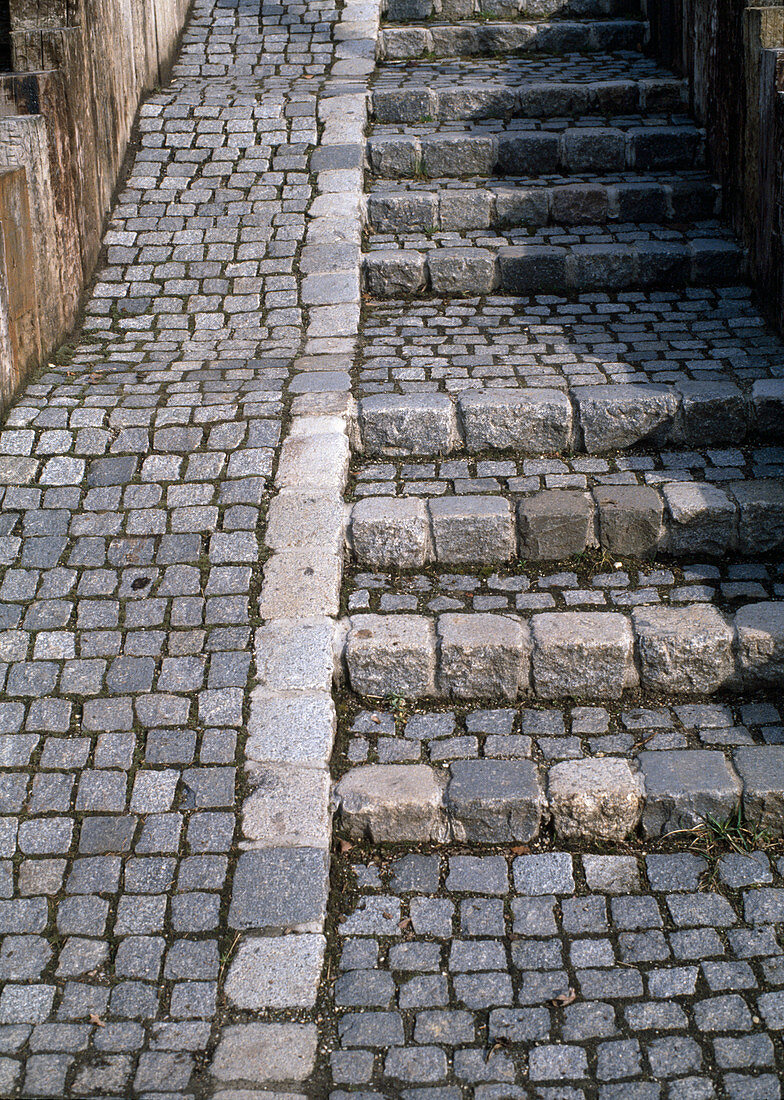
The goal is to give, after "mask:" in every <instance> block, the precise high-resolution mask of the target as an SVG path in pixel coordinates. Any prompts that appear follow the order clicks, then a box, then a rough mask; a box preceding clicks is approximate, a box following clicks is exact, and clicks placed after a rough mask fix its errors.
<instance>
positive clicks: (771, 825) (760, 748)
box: [733, 745, 784, 836]
mask: <svg viewBox="0 0 784 1100" xmlns="http://www.w3.org/2000/svg"><path fill="white" fill-rule="evenodd" d="M733 763H734V765H735V770H736V771H737V773H738V775H739V776H740V778H741V781H742V783H743V809H744V811H745V815H746V818H747V820H748V821H753V822H754V823H755V824H756V825H759V826H761V827H762V828H763V829H766V830H767V831H768V832H769V833H772V834H773V835H775V836H781V835H782V833H784V745H755V746H754V747H753V748H751V747H749V748H741V749H736V750H735V753H734V754H733Z"/></svg>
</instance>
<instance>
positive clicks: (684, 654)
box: [632, 604, 736, 695]
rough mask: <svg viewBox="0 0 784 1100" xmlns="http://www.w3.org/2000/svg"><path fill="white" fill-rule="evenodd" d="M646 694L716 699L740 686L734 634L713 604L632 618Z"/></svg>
mask: <svg viewBox="0 0 784 1100" xmlns="http://www.w3.org/2000/svg"><path fill="white" fill-rule="evenodd" d="M632 622H633V624H634V633H635V636H636V638H637V649H638V652H639V656H640V681H641V684H642V687H643V688H644V689H648V690H650V691H658V692H662V693H667V694H676V695H688V694H700V695H711V694H713V692H715V691H719V690H721V688H725V687H731V686H732V685H733V684H734V681H735V676H736V673H735V656H734V653H733V639H734V631H733V629H732V627H731V626H730V625H729V624H728V622H727V620H726V619H725V617H724V615H722V613H721V612H720V611H719V610H718V609H717V608H715V607H713V606H711V605H710V604H693V605H691V606H690V607H638V608H635V609H634V611H633V612H632Z"/></svg>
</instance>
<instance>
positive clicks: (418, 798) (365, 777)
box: [334, 764, 447, 844]
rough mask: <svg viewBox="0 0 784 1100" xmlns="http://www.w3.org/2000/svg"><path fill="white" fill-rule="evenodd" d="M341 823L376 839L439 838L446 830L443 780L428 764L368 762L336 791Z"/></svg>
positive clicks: (356, 834)
mask: <svg viewBox="0 0 784 1100" xmlns="http://www.w3.org/2000/svg"><path fill="white" fill-rule="evenodd" d="M334 803H335V805H336V807H337V814H338V820H339V828H340V831H341V832H342V833H344V834H345V835H347V836H349V837H353V838H354V839H357V840H361V839H364V838H366V837H368V838H369V839H370V840H372V841H373V843H375V844H383V843H392V844H397V843H405V842H409V843H417V842H421V841H427V842H437V843H438V842H443V840H444V839H445V838H446V835H447V823H446V812H445V809H444V779H443V778H442V775H441V773H439V772H438V771H436V769H435V768H431V767H428V766H427V765H426V764H366V765H363V766H361V767H358V768H352V770H351V771H349V772H347V773H346V775H344V776H343V778H342V779H341V780H340V781H339V782H338V783H337V785H336V787H335V792H334Z"/></svg>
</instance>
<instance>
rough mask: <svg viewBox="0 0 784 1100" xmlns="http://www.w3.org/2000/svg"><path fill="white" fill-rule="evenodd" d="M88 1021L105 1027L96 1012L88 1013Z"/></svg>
mask: <svg viewBox="0 0 784 1100" xmlns="http://www.w3.org/2000/svg"><path fill="white" fill-rule="evenodd" d="M90 1023H91V1024H95V1026H96V1027H106V1024H105V1023H104V1022H103V1020H102V1019H101V1017H100V1016H99V1015H98V1013H97V1012H91V1013H90Z"/></svg>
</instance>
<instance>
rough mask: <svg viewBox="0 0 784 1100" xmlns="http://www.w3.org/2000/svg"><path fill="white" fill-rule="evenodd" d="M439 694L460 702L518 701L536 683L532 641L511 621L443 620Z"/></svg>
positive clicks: (492, 618) (496, 618)
mask: <svg viewBox="0 0 784 1100" xmlns="http://www.w3.org/2000/svg"><path fill="white" fill-rule="evenodd" d="M438 643H439V668H438V688H439V691H440V693H441V694H442V695H445V696H448V697H450V698H455V699H477V698H482V697H487V698H499V697H500V698H502V699H509V700H515V699H516V698H517V696H518V695H519V694H520V693H521V692H525V691H527V690H528V687H529V683H530V656H531V635H530V631H529V629H528V625H527V624H526V623H523V622H521V621H520V620H519V619H515V618H512V617H511V616H508V615H486V614H469V615H441V616H440V617H439V619H438Z"/></svg>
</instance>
